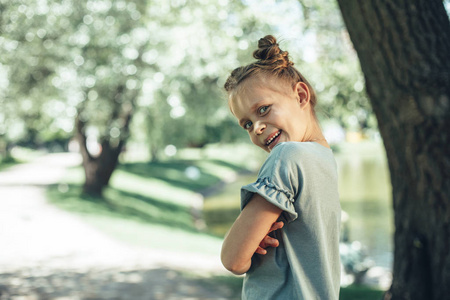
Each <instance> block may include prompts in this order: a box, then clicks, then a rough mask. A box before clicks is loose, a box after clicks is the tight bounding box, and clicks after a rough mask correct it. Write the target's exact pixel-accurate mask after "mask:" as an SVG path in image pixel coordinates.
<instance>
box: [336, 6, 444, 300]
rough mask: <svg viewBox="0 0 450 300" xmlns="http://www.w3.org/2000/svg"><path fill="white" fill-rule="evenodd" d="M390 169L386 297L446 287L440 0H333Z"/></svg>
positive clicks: (422, 294)
mask: <svg viewBox="0 0 450 300" xmlns="http://www.w3.org/2000/svg"><path fill="white" fill-rule="evenodd" d="M338 2H339V5H340V8H341V12H342V15H343V18H344V21H345V24H346V26H347V29H348V32H349V34H350V38H351V40H352V42H353V45H354V47H355V49H356V52H357V53H358V56H359V60H360V63H361V69H362V71H363V73H364V76H365V80H366V89H367V93H368V95H369V97H370V100H371V103H372V107H373V110H374V112H375V114H376V116H377V119H378V124H379V130H380V133H381V135H382V137H383V141H384V144H385V147H386V153H387V157H388V162H389V170H390V173H391V181H392V189H393V206H394V212H395V236H394V244H395V250H394V267H393V282H392V286H391V288H390V290H389V291H388V292H387V293H386V296H385V298H386V299H448V295H450V284H449V283H450V151H449V150H450V147H449V143H450V130H449V128H450V76H449V70H450V59H449V53H450V23H449V18H448V15H447V13H446V11H445V8H444V6H443V3H442V0H426V1H425V0H396V1H358V0H338Z"/></svg>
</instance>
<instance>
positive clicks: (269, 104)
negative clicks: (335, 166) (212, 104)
mask: <svg viewBox="0 0 450 300" xmlns="http://www.w3.org/2000/svg"><path fill="white" fill-rule="evenodd" d="M263 83H264V84H261V82H258V83H256V80H253V79H251V80H249V81H248V82H244V83H243V84H244V86H242V87H239V90H238V92H237V94H236V96H235V97H233V98H232V99H231V100H230V108H231V111H232V112H233V114H234V115H235V116H236V118H237V119H238V122H239V125H240V126H241V127H243V128H244V129H245V130H247V132H248V134H249V136H250V139H251V141H252V142H253V144H255V145H256V146H258V147H261V148H262V149H263V150H264V151H267V152H270V151H271V150H272V149H273V147H275V145H276V144H278V143H280V142H288V141H296V142H303V141H305V140H307V139H308V138H309V135H310V134H311V133H310V132H309V131H310V130H311V127H312V126H310V122H311V108H310V102H309V97H310V95H309V90H308V87H307V86H306V84H305V83H303V82H298V83H297V84H296V85H295V86H294V87H292V86H291V85H289V84H287V83H285V82H283V81H280V80H271V81H268V80H264V81H263Z"/></svg>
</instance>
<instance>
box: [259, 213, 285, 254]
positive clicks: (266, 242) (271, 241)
mask: <svg viewBox="0 0 450 300" xmlns="http://www.w3.org/2000/svg"><path fill="white" fill-rule="evenodd" d="M283 225H284V223H283V222H282V221H279V222H275V223H273V224H272V227H270V229H269V232H268V233H267V235H266V236H265V237H264V238H263V240H262V241H261V243H259V246H258V248H257V249H256V251H255V253H258V254H261V255H265V254H266V253H267V250H266V248H268V247H274V248H275V247H278V246H279V245H280V242H279V241H278V240H277V239H275V238H273V237H271V236H269V233H271V232H272V231H275V230H278V229H281V228H282V227H283Z"/></svg>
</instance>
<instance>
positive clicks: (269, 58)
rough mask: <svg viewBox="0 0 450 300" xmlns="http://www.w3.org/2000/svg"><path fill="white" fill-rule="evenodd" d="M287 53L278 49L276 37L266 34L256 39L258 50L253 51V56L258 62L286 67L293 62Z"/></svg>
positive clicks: (276, 66)
mask: <svg viewBox="0 0 450 300" xmlns="http://www.w3.org/2000/svg"><path fill="white" fill-rule="evenodd" d="M288 55H289V53H288V52H287V51H283V50H281V49H280V47H279V46H278V43H277V39H276V38H275V37H274V36H272V35H266V36H265V37H263V38H262V39H260V40H259V41H258V50H255V51H254V52H253V57H254V58H256V59H258V60H259V64H263V65H272V66H275V68H283V67H284V68H287V67H289V66H292V65H293V63H292V62H291V61H290V60H289V57H288Z"/></svg>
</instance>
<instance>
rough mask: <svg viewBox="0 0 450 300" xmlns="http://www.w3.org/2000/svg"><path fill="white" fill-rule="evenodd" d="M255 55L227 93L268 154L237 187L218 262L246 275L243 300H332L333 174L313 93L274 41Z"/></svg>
mask: <svg viewBox="0 0 450 300" xmlns="http://www.w3.org/2000/svg"><path fill="white" fill-rule="evenodd" d="M253 56H254V58H256V59H257V61H256V62H254V63H252V64H250V65H247V66H243V67H239V68H237V69H235V70H234V71H233V72H232V73H231V75H230V76H229V78H228V79H227V82H226V83H225V90H226V91H227V93H228V102H229V106H230V109H231V112H232V113H233V115H234V116H235V117H236V118H237V120H238V122H239V124H240V126H242V128H243V129H245V130H246V131H247V132H248V134H249V136H250V139H251V141H252V143H253V144H255V145H256V146H258V147H260V148H262V149H263V150H265V151H267V152H269V153H270V154H269V156H268V158H267V160H266V161H265V163H264V164H263V166H262V167H261V170H260V171H259V174H258V178H257V180H256V182H254V183H251V184H249V185H246V186H244V187H242V190H241V213H240V215H239V216H238V218H237V219H236V221H235V222H234V224H233V226H232V227H231V229H230V230H229V232H228V233H227V235H226V237H225V240H224V243H223V246H222V253H221V259H222V263H223V265H224V266H225V267H226V268H227V269H228V270H230V271H231V272H233V273H234V274H244V273H246V276H245V279H244V285H243V291H242V298H243V299H258V300H260V299H338V298H339V284H340V260H339V228H340V213H341V208H340V204H339V195H338V188H337V168H336V162H335V160H334V156H333V152H332V150H331V149H330V146H329V145H328V143H327V141H326V139H325V138H324V136H323V134H322V130H321V128H320V126H319V123H318V120H317V118H316V114H315V110H314V107H315V105H316V96H315V93H314V91H313V89H312V87H311V85H310V84H309V83H308V81H306V79H305V78H304V77H303V76H302V74H301V73H300V72H299V71H298V70H297V69H295V68H294V67H293V63H292V62H291V61H290V60H289V58H288V53H287V52H286V51H282V50H280V48H279V46H278V44H277V42H276V39H275V38H274V37H273V36H270V35H268V36H266V37H264V38H262V39H260V40H259V43H258V50H256V51H255V52H254V53H253Z"/></svg>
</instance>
